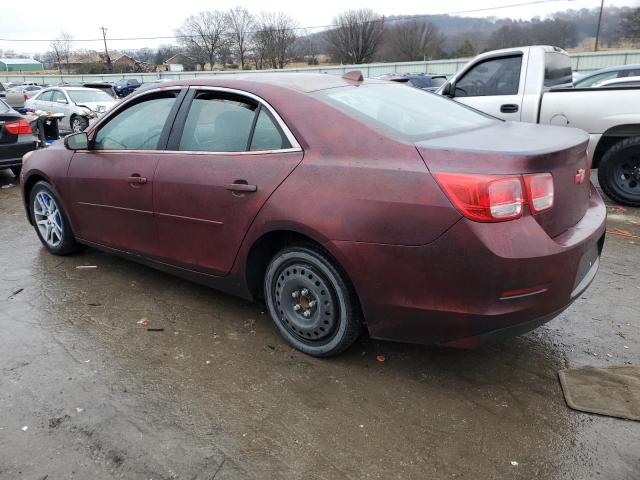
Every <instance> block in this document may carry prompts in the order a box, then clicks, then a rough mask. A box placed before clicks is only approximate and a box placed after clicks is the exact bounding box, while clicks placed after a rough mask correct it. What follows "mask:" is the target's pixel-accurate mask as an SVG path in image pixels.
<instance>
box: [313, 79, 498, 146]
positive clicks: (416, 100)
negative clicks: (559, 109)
mask: <svg viewBox="0 0 640 480" xmlns="http://www.w3.org/2000/svg"><path fill="white" fill-rule="evenodd" d="M315 95H316V96H318V97H321V98H323V99H325V100H327V101H328V102H329V103H330V104H332V105H333V106H335V107H336V108H338V109H339V110H342V111H344V112H345V113H347V114H348V115H350V116H352V117H354V118H356V119H357V120H359V121H361V122H363V123H364V124H366V125H369V126H370V127H372V128H375V129H379V130H382V131H383V132H386V133H387V134H389V135H391V136H393V137H395V138H400V139H405V140H408V141H420V140H426V139H428V138H431V137H435V136H439V135H445V134H453V133H456V132H458V131H464V130H469V129H473V128H479V127H483V126H487V125H490V124H491V123H492V122H496V121H498V120H496V119H495V118H493V117H490V116H489V115H485V114H483V113H480V112H478V111H476V110H473V109H471V108H469V107H467V106H465V105H461V104H460V103H458V102H454V101H452V100H449V99H448V98H444V97H441V96H440V95H434V94H432V93H429V92H425V91H424V90H419V89H417V88H407V86H406V85H402V84H392V83H390V84H387V85H382V84H369V85H362V86H359V87H356V86H348V87H340V88H331V89H327V90H321V91H319V92H317V93H316V94H315Z"/></svg>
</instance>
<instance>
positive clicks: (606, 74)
mask: <svg viewBox="0 0 640 480" xmlns="http://www.w3.org/2000/svg"><path fill="white" fill-rule="evenodd" d="M637 76H640V64H637V63H636V64H632V65H620V66H617V67H607V68H602V69H600V70H596V71H595V72H591V73H590V74H589V75H586V76H584V77H582V78H581V79H580V80H578V81H577V82H574V86H575V87H576V88H591V87H597V86H599V85H600V84H601V83H602V82H604V81H606V80H612V79H614V78H624V77H637Z"/></svg>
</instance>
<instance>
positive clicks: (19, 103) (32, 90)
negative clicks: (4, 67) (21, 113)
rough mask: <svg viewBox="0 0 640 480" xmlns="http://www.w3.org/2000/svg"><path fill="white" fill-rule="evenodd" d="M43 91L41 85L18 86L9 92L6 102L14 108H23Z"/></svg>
mask: <svg viewBox="0 0 640 480" xmlns="http://www.w3.org/2000/svg"><path fill="white" fill-rule="evenodd" d="M41 90H42V87H41V86H39V85H18V86H14V87H11V88H10V89H8V90H7V93H6V95H5V101H6V102H7V104H9V106H10V107H12V108H22V107H24V104H25V102H26V101H27V100H28V99H30V98H31V97H33V96H34V95H36V94H37V93H38V92H40V91H41Z"/></svg>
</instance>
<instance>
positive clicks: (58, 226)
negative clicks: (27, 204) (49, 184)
mask: <svg viewBox="0 0 640 480" xmlns="http://www.w3.org/2000/svg"><path fill="white" fill-rule="evenodd" d="M33 215H34V221H35V224H36V227H37V228H38V231H39V232H40V235H41V237H42V239H43V240H44V241H45V242H46V244H47V245H48V246H49V247H52V248H57V247H58V246H59V245H60V244H61V243H62V241H63V240H64V233H63V232H64V223H63V220H62V214H61V212H60V208H59V207H58V204H57V203H56V201H55V200H54V198H53V197H52V196H51V195H49V193H48V192H46V191H40V192H38V193H37V194H36V196H35V197H34V199H33Z"/></svg>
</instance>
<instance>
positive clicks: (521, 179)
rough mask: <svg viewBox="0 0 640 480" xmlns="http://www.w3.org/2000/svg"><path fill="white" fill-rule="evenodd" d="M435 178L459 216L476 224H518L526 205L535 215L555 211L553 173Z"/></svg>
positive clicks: (457, 175)
mask: <svg viewBox="0 0 640 480" xmlns="http://www.w3.org/2000/svg"><path fill="white" fill-rule="evenodd" d="M434 177H435V179H436V180H437V182H438V183H439V184H440V186H441V187H442V189H443V190H444V192H445V193H446V194H447V196H448V197H449V199H450V200H451V202H452V203H453V204H454V205H455V207H456V208H457V209H458V210H459V211H460V213H462V214H463V215H464V216H465V217H467V218H468V219H470V220H474V221H476V222H504V221H507V220H515V219H516V218H520V217H521V216H522V213H523V210H524V205H526V204H529V209H530V211H531V213H532V214H534V215H535V214H537V213H540V212H543V211H546V210H548V209H550V208H551V207H553V198H554V191H553V177H552V176H551V174H550V173H535V174H532V175H524V176H522V175H477V174H467V173H434ZM524 193H526V196H525V194H524Z"/></svg>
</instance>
